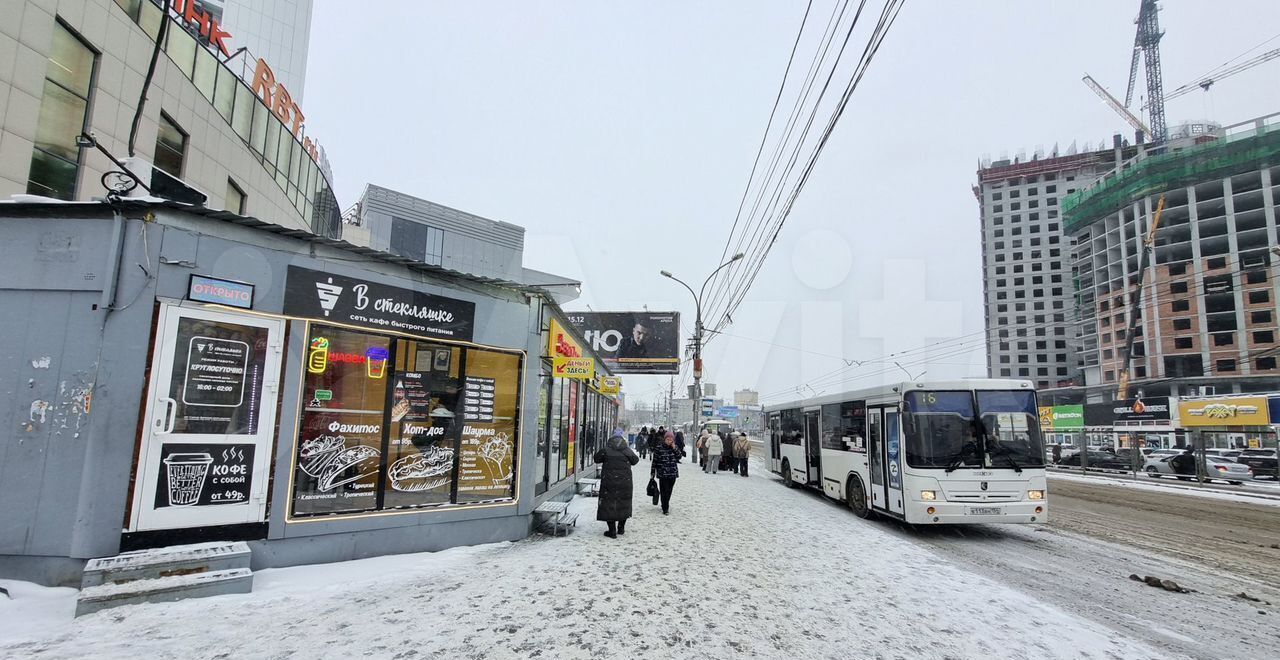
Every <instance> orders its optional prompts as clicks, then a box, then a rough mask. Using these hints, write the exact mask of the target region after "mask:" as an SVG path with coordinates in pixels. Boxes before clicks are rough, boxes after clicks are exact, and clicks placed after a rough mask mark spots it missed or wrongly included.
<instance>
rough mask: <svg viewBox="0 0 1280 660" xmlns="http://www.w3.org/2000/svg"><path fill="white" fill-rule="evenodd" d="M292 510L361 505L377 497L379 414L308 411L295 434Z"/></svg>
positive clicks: (325, 510) (331, 509) (330, 509)
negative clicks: (318, 412)
mask: <svg viewBox="0 0 1280 660" xmlns="http://www.w3.org/2000/svg"><path fill="white" fill-rule="evenodd" d="M298 440H299V442H298V472H297V476H296V479H295V489H294V503H293V512H294V513H295V514H309V513H331V512H335V511H353V510H355V511H363V510H366V509H372V508H373V507H374V506H375V505H376V503H377V485H378V468H379V466H380V465H381V463H382V450H381V445H382V415H381V414H378V415H341V416H339V415H308V416H306V417H304V422H303V429H302V433H301V434H300V435H299V438H298Z"/></svg>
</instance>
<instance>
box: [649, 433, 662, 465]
mask: <svg viewBox="0 0 1280 660" xmlns="http://www.w3.org/2000/svg"><path fill="white" fill-rule="evenodd" d="M662 434H663V431H662V427H661V426H659V427H658V428H657V430H654V431H650V432H649V458H653V452H655V451H657V449H658V447H659V446H661V445H662Z"/></svg>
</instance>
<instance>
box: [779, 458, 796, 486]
mask: <svg viewBox="0 0 1280 660" xmlns="http://www.w3.org/2000/svg"><path fill="white" fill-rule="evenodd" d="M782 484H783V485H784V486H786V487H787V488H795V487H796V482H794V481H792V480H791V461H788V460H786V459H785V458H784V459H782Z"/></svg>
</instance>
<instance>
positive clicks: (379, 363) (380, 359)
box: [364, 346, 391, 378]
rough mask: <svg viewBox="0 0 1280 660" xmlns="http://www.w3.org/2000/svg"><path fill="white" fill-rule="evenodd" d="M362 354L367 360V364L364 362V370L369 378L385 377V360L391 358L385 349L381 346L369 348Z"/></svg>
mask: <svg viewBox="0 0 1280 660" xmlns="http://www.w3.org/2000/svg"><path fill="white" fill-rule="evenodd" d="M364 354H365V357H366V358H368V362H365V370H366V371H367V372H368V374H369V377H370V378H382V377H383V376H386V375H387V359H388V358H390V357H391V353H390V352H389V351H387V349H385V348H383V347H381V346H370V347H369V350H367V351H365V352H364Z"/></svg>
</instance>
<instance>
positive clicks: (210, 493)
mask: <svg viewBox="0 0 1280 660" xmlns="http://www.w3.org/2000/svg"><path fill="white" fill-rule="evenodd" d="M254 449H255V445H253V444H235V445H226V444H186V443H182V444H176V443H165V444H163V445H161V447H160V471H159V474H158V475H157V480H156V501H155V508H157V509H160V508H164V507H171V506H215V505H219V504H243V503H245V502H248V501H249V493H251V492H252V491H253V452H254Z"/></svg>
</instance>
